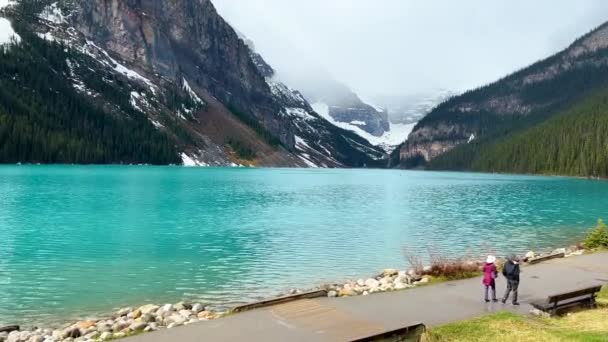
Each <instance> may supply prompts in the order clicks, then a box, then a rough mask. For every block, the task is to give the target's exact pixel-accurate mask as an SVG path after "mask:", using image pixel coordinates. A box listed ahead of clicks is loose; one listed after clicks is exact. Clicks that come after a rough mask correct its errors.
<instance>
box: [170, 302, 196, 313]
mask: <svg viewBox="0 0 608 342" xmlns="http://www.w3.org/2000/svg"><path fill="white" fill-rule="evenodd" d="M173 309H174V310H175V311H180V310H190V309H192V305H190V304H188V303H186V302H179V303H176V304H173Z"/></svg>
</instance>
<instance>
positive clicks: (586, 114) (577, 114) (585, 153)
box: [431, 89, 608, 177]
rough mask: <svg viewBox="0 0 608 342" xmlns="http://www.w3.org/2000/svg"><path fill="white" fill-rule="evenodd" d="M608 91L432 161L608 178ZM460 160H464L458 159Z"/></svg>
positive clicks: (464, 166) (480, 168)
mask: <svg viewBox="0 0 608 342" xmlns="http://www.w3.org/2000/svg"><path fill="white" fill-rule="evenodd" d="M607 133H608V89H603V90H601V91H598V92H597V93H596V94H594V95H591V96H589V97H587V98H586V99H584V100H582V101H580V102H579V103H577V104H575V105H573V106H572V107H570V108H569V109H567V110H565V111H563V112H561V113H559V114H557V115H555V116H554V117H553V118H551V119H549V120H547V121H545V122H543V123H541V124H538V125H536V126H533V127H530V128H527V129H524V130H522V131H518V132H516V133H513V134H510V135H507V136H505V137H503V138H500V139H498V140H497V141H494V142H485V143H484V142H477V143H474V144H470V145H467V146H462V147H459V148H457V149H455V150H454V152H453V153H449V154H446V155H444V156H441V157H439V158H437V159H436V160H435V161H433V163H432V165H431V167H432V168H442V167H443V166H445V165H458V166H459V167H460V168H462V169H470V170H475V171H485V172H510V173H536V174H552V175H557V174H559V175H571V176H589V177H608V134H607ZM457 160H460V161H457Z"/></svg>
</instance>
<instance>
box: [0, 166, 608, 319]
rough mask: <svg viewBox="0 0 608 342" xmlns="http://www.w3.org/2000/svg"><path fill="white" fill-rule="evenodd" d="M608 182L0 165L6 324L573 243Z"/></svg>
mask: <svg viewBox="0 0 608 342" xmlns="http://www.w3.org/2000/svg"><path fill="white" fill-rule="evenodd" d="M607 196H608V182H598V181H587V180H577V179H569V178H548V177H528V176H503V175H485V174H467V173H432V172H413V171H388V170H384V171H383V170H298V169H295V170H294V169H292V170H286V169H189V168H178V167H135V166H134V167H118V166H112V167H79V166H0V325H2V324H5V323H6V324H8V323H30V324H31V323H35V322H45V321H51V320H58V319H59V318H62V319H63V318H66V319H67V318H72V317H82V316H86V315H88V314H91V313H97V312H108V311H110V310H112V309H113V308H116V307H119V306H126V305H139V304H144V303H146V302H154V303H162V302H176V301H178V300H180V299H196V300H201V301H203V302H205V303H225V304H231V303H238V302H246V301H250V300H253V299H256V298H258V297H267V296H269V295H274V294H277V293H279V292H281V291H284V290H288V289H290V288H308V287H313V286H316V285H319V284H321V283H323V282H326V281H338V280H345V279H349V278H358V277H365V276H369V275H372V274H373V273H375V272H376V271H379V270H381V269H383V268H387V267H394V268H405V267H406V262H405V260H404V257H403V255H402V249H403V247H404V246H408V247H409V248H410V249H413V250H416V251H418V252H420V253H422V254H425V253H426V252H427V250H428V249H432V250H440V251H442V252H444V253H448V254H451V255H461V254H463V253H466V252H469V253H472V254H481V253H486V251H487V250H488V249H491V250H494V251H495V252H496V253H497V254H499V255H503V254H506V253H512V252H514V251H525V250H528V249H537V248H548V247H554V246H562V245H565V244H566V243H571V242H574V241H576V240H577V239H578V238H580V237H581V236H582V235H583V234H584V232H585V230H586V229H588V228H589V227H591V226H592V225H593V224H594V223H595V221H596V220H597V218H598V217H608V197H607Z"/></svg>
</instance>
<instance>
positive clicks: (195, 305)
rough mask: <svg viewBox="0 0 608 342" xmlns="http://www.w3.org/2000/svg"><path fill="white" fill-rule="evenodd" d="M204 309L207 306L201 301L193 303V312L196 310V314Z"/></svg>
mask: <svg viewBox="0 0 608 342" xmlns="http://www.w3.org/2000/svg"><path fill="white" fill-rule="evenodd" d="M204 310H205V306H204V305H203V304H201V303H196V304H194V305H192V312H194V314H197V313H199V312H201V311H204Z"/></svg>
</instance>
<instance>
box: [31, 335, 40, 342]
mask: <svg viewBox="0 0 608 342" xmlns="http://www.w3.org/2000/svg"><path fill="white" fill-rule="evenodd" d="M27 342H44V337H43V336H41V335H33V336H31V337H30V338H29V339H28V340H27Z"/></svg>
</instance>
